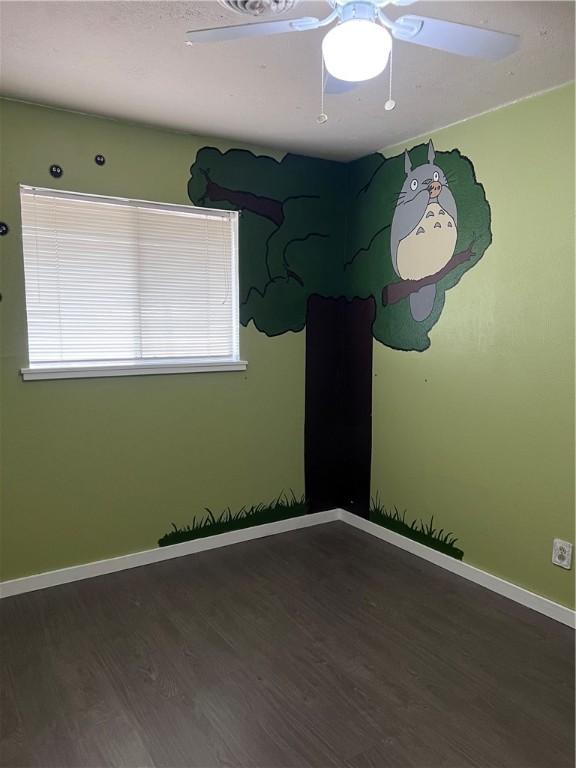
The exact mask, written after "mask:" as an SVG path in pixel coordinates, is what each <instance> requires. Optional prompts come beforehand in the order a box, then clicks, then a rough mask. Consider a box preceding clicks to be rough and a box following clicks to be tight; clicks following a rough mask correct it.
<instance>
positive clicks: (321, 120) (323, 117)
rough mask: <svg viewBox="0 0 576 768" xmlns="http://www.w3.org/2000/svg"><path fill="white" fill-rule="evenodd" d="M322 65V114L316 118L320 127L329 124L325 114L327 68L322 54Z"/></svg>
mask: <svg viewBox="0 0 576 768" xmlns="http://www.w3.org/2000/svg"><path fill="white" fill-rule="evenodd" d="M320 58H321V62H322V63H321V65H320V74H321V78H320V114H319V115H318V117H317V118H316V122H317V123H318V124H319V125H323V124H324V123H327V122H328V115H327V114H326V112H324V88H325V87H326V67H325V66H324V56H323V54H322V53H321V54H320Z"/></svg>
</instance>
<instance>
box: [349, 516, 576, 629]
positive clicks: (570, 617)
mask: <svg viewBox="0 0 576 768" xmlns="http://www.w3.org/2000/svg"><path fill="white" fill-rule="evenodd" d="M338 519H339V520H342V521H343V522H345V523H348V525H352V526H354V528H358V529H359V530H361V531H365V532H366V533H370V534H371V535H372V536H376V537H377V538H378V539H382V540H383V541H387V542H388V543H389V544H393V545H394V546H395V547H399V548H400V549H404V550H406V552H410V553H411V554H413V555H416V556H417V557H421V558H423V559H424V560H428V562H430V563H434V565H439V566H440V568H444V569H445V570H447V571H451V572H452V573H455V574H457V575H458V576H462V577H463V578H465V579H468V581H473V582H474V583H475V584H480V586H482V587H486V589H490V590H492V592H497V593H498V594H499V595H503V596H504V597H508V598H509V599H510V600H514V601H515V602H516V603H520V604H521V605H525V606H526V607H527V608H532V610H533V611H538V613H543V614H544V615H545V616H548V617H549V618H550V619H555V620H556V621H560V622H561V623H562V624H566V625H567V626H569V627H572V628H573V629H574V628H576V613H575V612H574V611H573V610H571V609H570V608H567V607H566V606H564V605H560V604H559V603H555V602H553V601H552V600H548V598H546V597H542V596H541V595H537V594H536V593H535V592H530V591H529V590H527V589H523V588H522V587H518V586H516V584H512V583H511V582H509V581H505V580H504V579H500V578H499V577H498V576H493V575H492V574H491V573H487V572H486V571H481V570H480V569H479V568H475V567H474V566H473V565H468V564H467V563H463V562H462V561H461V560H456V559H455V558H454V557H449V555H444V554H442V552H437V551H436V550H435V549H431V548H430V547H427V546H425V545H424V544H419V543H418V542H417V541H412V539H408V538H407V537H406V536H401V535H400V534H399V533H394V531H389V530H388V529H387V528H384V527H383V526H381V525H378V524H377V523H371V522H370V521H369V520H365V519H364V518H362V517H358V515H353V514H352V513H351V512H346V511H345V510H343V509H339V510H338Z"/></svg>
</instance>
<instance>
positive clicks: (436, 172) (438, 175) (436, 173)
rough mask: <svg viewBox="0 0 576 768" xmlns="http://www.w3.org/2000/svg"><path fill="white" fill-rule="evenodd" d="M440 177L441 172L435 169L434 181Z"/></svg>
mask: <svg viewBox="0 0 576 768" xmlns="http://www.w3.org/2000/svg"><path fill="white" fill-rule="evenodd" d="M439 178H440V174H439V173H438V171H434V181H438V179H439Z"/></svg>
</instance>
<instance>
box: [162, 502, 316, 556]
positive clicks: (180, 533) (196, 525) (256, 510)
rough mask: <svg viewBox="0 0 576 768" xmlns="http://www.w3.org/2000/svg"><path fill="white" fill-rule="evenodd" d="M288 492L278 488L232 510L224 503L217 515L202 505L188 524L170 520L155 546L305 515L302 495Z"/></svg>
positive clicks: (305, 507) (304, 503)
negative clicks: (267, 498) (262, 500)
mask: <svg viewBox="0 0 576 768" xmlns="http://www.w3.org/2000/svg"><path fill="white" fill-rule="evenodd" d="M290 494H291V495H290V496H288V495H287V494H286V493H284V491H282V493H281V494H280V495H279V496H278V498H276V499H274V500H273V501H271V502H270V503H269V504H256V505H255V506H252V507H242V508H241V509H239V510H237V511H236V512H232V510H231V509H230V507H228V508H227V509H225V510H224V511H223V512H220V514H219V515H218V516H215V515H214V513H213V512H212V510H211V509H208V507H206V508H205V509H206V513H207V514H206V516H205V517H202V518H198V519H194V520H193V521H192V525H185V526H183V527H182V528H178V526H177V525H176V524H175V523H172V530H170V531H168V533H165V534H164V536H162V537H161V538H160V539H159V540H158V546H159V547H166V546H168V545H169V544H180V543H181V542H182V541H192V539H201V538H203V537H204V536H214V535H216V534H218V533H226V532H227V531H237V530H239V529H241V528H250V527H251V526H253V525H262V524H263V523H275V522H276V521H277V520H286V519H288V518H289V517H300V516H301V515H305V514H306V512H307V509H308V508H307V505H306V502H305V500H304V497H303V496H302V497H301V498H297V497H296V496H295V495H294V492H293V491H291V492H290Z"/></svg>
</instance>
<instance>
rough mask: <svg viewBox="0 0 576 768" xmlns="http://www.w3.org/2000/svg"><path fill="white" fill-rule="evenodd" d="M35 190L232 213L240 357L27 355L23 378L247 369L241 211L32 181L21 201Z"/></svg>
mask: <svg viewBox="0 0 576 768" xmlns="http://www.w3.org/2000/svg"><path fill="white" fill-rule="evenodd" d="M30 192H32V193H36V194H40V195H46V196H50V195H56V196H57V197H60V198H62V199H75V198H80V199H84V200H86V199H94V200H101V201H106V202H110V203H116V204H119V205H122V206H130V207H131V206H134V207H138V206H141V205H144V206H146V207H149V208H150V207H151V208H158V209H160V210H163V211H166V210H167V211H175V212H176V211H181V212H185V213H189V212H190V211H191V210H198V211H199V212H203V213H204V212H205V213H207V214H210V213H215V214H222V213H225V214H226V215H227V216H229V217H230V220H231V224H232V253H233V265H232V271H233V274H232V277H233V281H234V288H235V290H234V291H233V298H232V311H233V313H235V315H236V317H237V325H236V328H237V334H238V337H237V338H236V339H235V346H236V348H237V349H238V359H222V358H221V357H213V358H211V357H203V358H202V357H162V358H148V359H128V360H110V361H106V360H98V361H94V360H92V361H89V360H87V361H69V362H66V361H57V362H53V363H52V362H42V363H31V362H30V360H29V359H28V365H27V366H26V367H24V368H21V369H20V373H21V375H22V378H23V380H24V381H34V380H40V379H78V378H102V377H116V376H142V375H158V374H177V373H209V372H220V371H244V370H246V368H247V366H248V363H247V361H246V360H243V359H241V358H240V317H239V311H240V308H239V216H240V212H239V211H233V210H232V211H231V210H227V209H220V208H204V207H203V206H195V205H184V204H178V203H160V202H157V201H151V200H140V199H134V198H128V197H119V196H112V195H97V194H92V193H84V192H72V191H69V190H59V189H51V188H48V187H38V186H34V185H29V184H20V185H19V188H18V193H19V196H20V205H21V204H22V193H30ZM22 229H23V227H22V221H21V222H20V231H21V232H22ZM24 258H25V257H24V243H22V260H23V262H24ZM24 300H25V302H26V289H25V288H24ZM26 340H27V343H28V341H29V338H28V332H27V333H26Z"/></svg>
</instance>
